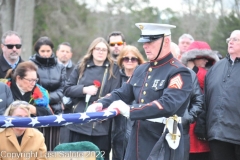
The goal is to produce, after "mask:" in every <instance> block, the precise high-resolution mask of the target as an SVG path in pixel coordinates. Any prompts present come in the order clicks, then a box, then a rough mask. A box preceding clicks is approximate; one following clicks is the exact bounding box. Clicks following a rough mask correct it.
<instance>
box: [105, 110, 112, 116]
mask: <svg viewBox="0 0 240 160" xmlns="http://www.w3.org/2000/svg"><path fill="white" fill-rule="evenodd" d="M112 111H113V110H112ZM111 115H113V113H112V112H111V111H109V110H105V111H104V114H103V116H106V117H109V116H111Z"/></svg>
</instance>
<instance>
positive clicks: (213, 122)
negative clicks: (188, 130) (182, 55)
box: [204, 30, 240, 160]
mask: <svg viewBox="0 0 240 160" xmlns="http://www.w3.org/2000/svg"><path fill="white" fill-rule="evenodd" d="M227 43H228V54H227V56H226V57H225V58H223V59H222V60H220V61H218V62H217V63H215V64H214V65H213V66H212V67H211V68H210V69H209V70H208V73H207V75H206V78H205V86H204V87H205V88H204V91H205V92H204V93H205V96H204V97H205V105H204V106H205V108H204V109H205V111H206V128H207V138H208V141H209V146H210V150H211V152H210V155H211V159H212V160H226V159H229V160H230V159H231V160H239V159H240V152H239V151H240V136H239V135H240V123H239V117H240V107H239V104H240V98H239V97H240V92H239V91H240V89H239V88H240V83H239V82H240V76H239V70H240V30H235V31H233V32H232V33H231V36H230V37H229V38H228V39H227Z"/></svg>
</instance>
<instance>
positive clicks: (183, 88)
mask: <svg viewBox="0 0 240 160" xmlns="http://www.w3.org/2000/svg"><path fill="white" fill-rule="evenodd" d="M136 26H137V27H138V28H139V29H140V30H141V32H142V34H141V36H140V39H139V40H138V42H140V43H143V49H144V51H145V54H146V56H147V58H148V60H149V62H147V63H144V64H141V65H140V66H139V67H137V68H136V69H135V70H134V73H133V75H132V76H131V78H130V79H129V80H128V81H127V82H126V83H124V84H123V85H122V87H121V88H119V89H115V90H114V91H113V92H111V94H110V95H109V96H108V97H104V98H102V99H99V100H98V101H97V102H96V103H94V104H92V105H90V106H89V107H88V110H87V111H89V112H90V111H99V110H101V109H102V108H108V110H116V111H117V112H118V113H120V114H122V115H123V116H125V117H127V118H130V119H131V120H133V121H135V123H134V125H133V127H132V131H131V135H130V139H129V141H128V146H127V149H126V154H125V158H124V159H126V160H133V159H134V160H146V159H154V160H155V159H170V157H171V159H172V160H182V159H183V155H184V154H183V153H184V143H183V138H181V135H182V133H183V132H182V125H181V120H180V119H181V117H182V116H183V114H184V112H185V110H186V107H187V104H189V100H190V98H189V97H190V93H191V92H192V78H191V73H190V71H189V70H188V69H187V68H186V67H185V66H184V65H183V64H182V63H180V62H179V61H178V60H177V59H175V58H174V57H173V55H172V53H171V51H170V45H171V32H170V29H171V28H175V26H173V25H168V24H156V23H137V24H136ZM133 100H135V102H136V103H134V104H132V105H127V104H130V102H132V101H133ZM173 115H176V116H173ZM177 116H178V117H177ZM169 117H170V118H169ZM173 119H174V122H172V120H173ZM165 127H167V129H166V130H165V129H164V128H165ZM168 131H169V133H168Z"/></svg>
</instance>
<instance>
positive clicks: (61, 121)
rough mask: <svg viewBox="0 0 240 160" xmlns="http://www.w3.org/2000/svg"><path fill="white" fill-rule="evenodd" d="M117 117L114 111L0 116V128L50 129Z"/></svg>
mask: <svg viewBox="0 0 240 160" xmlns="http://www.w3.org/2000/svg"><path fill="white" fill-rule="evenodd" d="M116 115H117V111H115V110H104V111H102V112H83V113H72V114H59V115H50V116H39V117H9V116H0V128H8V127H28V128H38V127H51V126H66V125H69V124H73V123H89V122H92V121H103V120H106V119H109V118H112V117H114V116H116Z"/></svg>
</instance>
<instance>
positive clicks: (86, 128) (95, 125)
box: [64, 60, 121, 136]
mask: <svg viewBox="0 0 240 160" xmlns="http://www.w3.org/2000/svg"><path fill="white" fill-rule="evenodd" d="M108 68H109V62H108V61H105V62H104V64H103V66H96V65H95V64H94V63H93V61H92V60H90V61H89V62H88V63H87V66H86V68H85V71H84V74H83V76H82V77H81V78H80V79H79V65H77V66H76V67H75V68H74V70H73V72H72V73H71V75H70V78H69V81H68V83H67V86H66V87H65V89H64V95H65V96H67V97H71V98H72V99H73V102H74V104H76V105H75V106H74V107H73V109H72V112H73V113H79V112H84V111H85V110H86V102H85V96H86V94H83V87H84V86H90V85H93V81H94V80H98V81H99V82H101V87H100V88H99V89H98V93H97V94H96V95H95V96H91V98H90V101H89V103H88V105H90V104H92V103H93V102H94V101H96V100H98V99H99V98H101V97H103V96H105V95H107V94H108V93H110V92H111V91H112V90H114V89H116V88H119V87H120V85H121V80H120V73H119V68H118V67H117V65H114V67H113V73H114V76H115V78H114V77H111V78H110V79H109V72H108ZM104 75H105V76H104ZM103 81H104V82H103ZM67 127H68V128H69V129H70V130H72V131H74V132H78V133H81V134H85V135H89V136H103V135H108V134H109V129H110V120H106V121H102V122H89V123H85V124H72V125H68V126H67Z"/></svg>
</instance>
